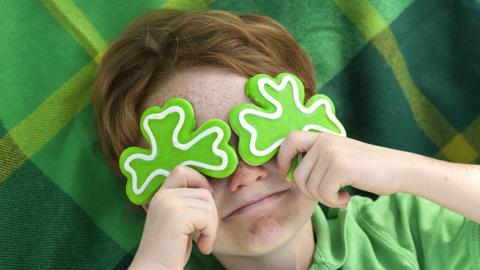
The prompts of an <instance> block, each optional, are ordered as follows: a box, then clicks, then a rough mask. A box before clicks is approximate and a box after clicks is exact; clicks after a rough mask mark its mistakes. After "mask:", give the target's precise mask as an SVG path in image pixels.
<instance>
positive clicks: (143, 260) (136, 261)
mask: <svg viewBox="0 0 480 270" xmlns="http://www.w3.org/2000/svg"><path fill="white" fill-rule="evenodd" d="M128 269H129V270H136V269H142V270H143V269H155V270H167V269H174V268H172V267H168V266H166V265H164V264H162V263H161V262H159V261H158V260H152V259H150V258H149V257H148V256H144V254H142V252H141V251H138V250H137V253H136V254H135V257H134V258H133V261H132V263H131V264H130V266H129V268H128Z"/></svg>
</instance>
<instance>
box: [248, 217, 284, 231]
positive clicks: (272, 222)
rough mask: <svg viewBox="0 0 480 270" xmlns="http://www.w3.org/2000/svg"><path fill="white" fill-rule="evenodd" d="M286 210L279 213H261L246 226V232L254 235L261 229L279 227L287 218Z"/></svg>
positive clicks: (267, 229)
mask: <svg viewBox="0 0 480 270" xmlns="http://www.w3.org/2000/svg"><path fill="white" fill-rule="evenodd" d="M289 216H290V215H289V213H288V212H281V213H280V214H278V213H277V214H266V215H261V216H260V217H259V218H257V219H256V220H254V221H253V222H252V223H251V224H250V225H249V226H248V232H249V233H250V234H252V235H255V234H257V233H259V232H262V231H270V230H274V229H275V228H277V227H281V226H282V225H283V224H285V222H286V221H287V220H288V218H289Z"/></svg>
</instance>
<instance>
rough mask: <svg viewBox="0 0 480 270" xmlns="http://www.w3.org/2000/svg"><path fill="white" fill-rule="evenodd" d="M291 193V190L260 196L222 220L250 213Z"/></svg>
mask: <svg viewBox="0 0 480 270" xmlns="http://www.w3.org/2000/svg"><path fill="white" fill-rule="evenodd" d="M288 191H290V189H286V190H282V191H279V192H275V193H270V194H265V195H260V196H258V197H256V198H253V199H252V200H249V201H247V202H246V203H244V204H242V205H241V206H240V207H238V208H236V209H235V210H233V211H232V212H230V213H229V214H228V215H226V216H225V217H223V218H222V220H224V219H227V218H229V217H231V216H234V215H238V214H241V213H243V212H247V211H250V210H252V209H254V208H258V207H260V206H262V205H265V204H267V202H271V201H273V200H277V199H278V198H280V197H282V195H284V194H285V193H287V192H288Z"/></svg>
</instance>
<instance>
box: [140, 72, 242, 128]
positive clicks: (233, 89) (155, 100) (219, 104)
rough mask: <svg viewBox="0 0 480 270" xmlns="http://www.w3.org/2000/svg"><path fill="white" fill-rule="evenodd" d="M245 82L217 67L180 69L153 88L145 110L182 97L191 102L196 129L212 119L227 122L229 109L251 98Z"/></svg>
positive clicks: (144, 106) (145, 104) (240, 77)
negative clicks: (246, 90) (247, 92)
mask: <svg viewBox="0 0 480 270" xmlns="http://www.w3.org/2000/svg"><path fill="white" fill-rule="evenodd" d="M246 81H247V78H245V77H243V76H240V75H238V74H236V73H233V72H231V71H228V70H225V69H220V68H215V67H196V68H190V69H186V70H182V71H177V72H175V73H173V74H171V75H170V77H168V78H167V79H166V80H164V81H163V82H162V83H161V84H160V85H158V86H157V87H156V88H155V89H153V91H152V93H151V94H150V96H149V97H148V98H147V99H146V101H145V102H144V105H143V109H146V108H148V107H150V106H154V105H155V106H162V105H163V104H164V103H165V102H166V101H167V100H169V99H170V98H173V97H181V98H184V99H186V100H188V101H189V102H190V103H191V104H192V106H193V109H194V111H195V118H196V122H197V128H198V126H200V125H201V124H202V123H204V122H205V121H207V120H209V119H212V118H218V119H222V120H224V121H226V122H227V123H228V112H229V111H230V109H231V108H232V107H234V106H235V105H237V104H240V103H246V102H249V101H250V100H249V98H248V97H247V96H246V95H245V82H246Z"/></svg>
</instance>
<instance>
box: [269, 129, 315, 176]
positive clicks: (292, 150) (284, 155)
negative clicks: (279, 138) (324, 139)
mask: <svg viewBox="0 0 480 270" xmlns="http://www.w3.org/2000/svg"><path fill="white" fill-rule="evenodd" d="M317 136H318V133H315V132H304V131H292V132H290V133H289V134H288V136H287V137H285V139H284V140H283V142H282V144H281V145H280V149H279V150H278V154H277V166H278V169H279V172H280V173H282V174H286V173H287V172H288V169H289V168H290V163H291V161H292V158H293V157H295V155H297V153H299V152H300V153H305V152H308V149H310V147H311V146H312V145H313V143H314V142H315V140H316V138H317Z"/></svg>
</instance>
